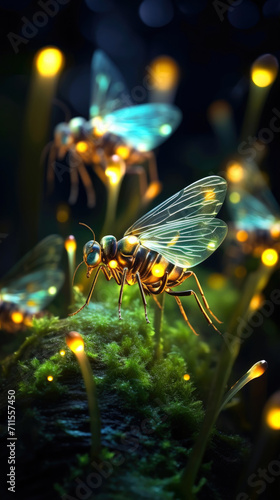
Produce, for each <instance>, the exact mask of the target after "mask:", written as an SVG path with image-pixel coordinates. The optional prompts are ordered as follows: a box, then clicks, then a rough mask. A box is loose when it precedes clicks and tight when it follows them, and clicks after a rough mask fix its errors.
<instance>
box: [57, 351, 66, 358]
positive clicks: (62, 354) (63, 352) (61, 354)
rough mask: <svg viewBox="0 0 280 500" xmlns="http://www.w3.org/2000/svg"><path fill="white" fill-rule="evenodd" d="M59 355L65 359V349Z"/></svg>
mask: <svg viewBox="0 0 280 500" xmlns="http://www.w3.org/2000/svg"><path fill="white" fill-rule="evenodd" d="M59 354H60V356H62V357H63V356H65V354H66V353H65V351H64V349H61V351H59Z"/></svg>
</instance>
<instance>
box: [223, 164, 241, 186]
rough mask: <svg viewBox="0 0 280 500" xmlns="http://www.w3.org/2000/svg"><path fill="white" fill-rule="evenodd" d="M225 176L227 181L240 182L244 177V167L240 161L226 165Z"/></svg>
mask: <svg viewBox="0 0 280 500" xmlns="http://www.w3.org/2000/svg"><path fill="white" fill-rule="evenodd" d="M226 177H227V180H228V181H229V182H240V181H242V180H243V179H244V168H243V167H242V165H241V164H240V163H237V162H235V163H231V164H230V165H229V166H228V167H227V173H226Z"/></svg>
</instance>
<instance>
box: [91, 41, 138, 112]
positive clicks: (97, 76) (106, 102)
mask: <svg viewBox="0 0 280 500" xmlns="http://www.w3.org/2000/svg"><path fill="white" fill-rule="evenodd" d="M91 78H92V92H91V99H90V109H89V114H90V118H94V117H96V116H105V115H107V114H109V113H112V112H113V111H114V110H116V109H118V108H122V107H124V106H128V104H129V93H128V91H127V89H126V86H125V83H124V81H123V78H122V75H121V73H120V72H119V70H118V69H117V68H116V66H115V65H114V64H113V63H112V61H110V59H109V58H108V57H107V56H106V54H104V52H102V50H97V51H96V52H95V53H94V55H93V58H92V62H91Z"/></svg>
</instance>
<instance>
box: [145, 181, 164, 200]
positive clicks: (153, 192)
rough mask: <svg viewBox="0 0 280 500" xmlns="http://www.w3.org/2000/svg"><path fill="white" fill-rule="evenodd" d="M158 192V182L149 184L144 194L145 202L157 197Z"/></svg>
mask: <svg viewBox="0 0 280 500" xmlns="http://www.w3.org/2000/svg"><path fill="white" fill-rule="evenodd" d="M160 192H161V183H160V182H158V181H154V182H151V184H150V185H149V187H148V189H147V191H146V193H145V200H146V201H150V200H152V199H153V198H155V197H156V196H158V194H159V193H160Z"/></svg>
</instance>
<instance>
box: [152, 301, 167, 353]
mask: <svg viewBox="0 0 280 500" xmlns="http://www.w3.org/2000/svg"><path fill="white" fill-rule="evenodd" d="M164 298H165V294H164V293H161V294H160V295H158V298H157V300H158V302H159V304H160V306H161V308H160V307H158V305H157V304H155V315H154V329H155V354H154V358H155V360H159V359H160V358H161V354H162V353H161V342H160V341H161V330H162V320H163V310H164Z"/></svg>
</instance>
